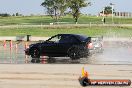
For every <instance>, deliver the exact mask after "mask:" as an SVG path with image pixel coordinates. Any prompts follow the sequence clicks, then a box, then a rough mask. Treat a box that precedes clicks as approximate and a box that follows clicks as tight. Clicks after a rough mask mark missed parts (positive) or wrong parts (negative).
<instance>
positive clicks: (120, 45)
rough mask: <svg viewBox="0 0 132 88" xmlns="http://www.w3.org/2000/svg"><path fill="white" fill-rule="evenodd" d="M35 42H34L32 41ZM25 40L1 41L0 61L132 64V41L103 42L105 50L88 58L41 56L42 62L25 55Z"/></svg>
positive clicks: (14, 62) (17, 62)
mask: <svg viewBox="0 0 132 88" xmlns="http://www.w3.org/2000/svg"><path fill="white" fill-rule="evenodd" d="M30 43H33V42H30ZM24 50H25V42H13V45H12V48H10V42H7V43H6V47H4V46H3V42H0V63H1V64H116V65H120V64H129V65H132V42H122V41H118V42H115V41H114V42H112V41H105V42H104V43H103V52H101V53H93V54H92V55H90V56H89V57H88V58H81V59H79V60H71V59H70V58H68V57H59V58H58V57H54V58H48V57H45V56H42V57H41V62H40V63H31V59H32V58H31V57H30V56H26V55H25V52H24Z"/></svg>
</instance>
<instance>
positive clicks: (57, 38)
mask: <svg viewBox="0 0 132 88" xmlns="http://www.w3.org/2000/svg"><path fill="white" fill-rule="evenodd" d="M60 39H61V37H60V36H58V35H57V36H54V37H53V38H51V39H50V40H49V42H55V43H58V42H59V41H60Z"/></svg>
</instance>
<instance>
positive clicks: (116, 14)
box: [115, 12, 132, 18]
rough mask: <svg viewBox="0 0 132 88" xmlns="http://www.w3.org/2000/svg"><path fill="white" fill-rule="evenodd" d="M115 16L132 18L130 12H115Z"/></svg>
mask: <svg viewBox="0 0 132 88" xmlns="http://www.w3.org/2000/svg"><path fill="white" fill-rule="evenodd" d="M115 16H117V17H128V18H129V17H132V13H131V12H115Z"/></svg>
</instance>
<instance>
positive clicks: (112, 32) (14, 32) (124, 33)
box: [0, 27, 132, 37]
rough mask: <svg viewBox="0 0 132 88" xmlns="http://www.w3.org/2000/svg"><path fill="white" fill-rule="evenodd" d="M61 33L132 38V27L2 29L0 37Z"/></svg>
mask: <svg viewBox="0 0 132 88" xmlns="http://www.w3.org/2000/svg"><path fill="white" fill-rule="evenodd" d="M59 33H74V34H83V35H87V36H101V35H103V36H109V37H113V36H116V37H131V36H132V28H131V27H91V28H90V27H88V28H65V29H61V28H58V29H56V28H55V29H49V28H18V29H10V28H8V29H0V36H23V35H32V36H44V37H46V36H52V35H55V34H59Z"/></svg>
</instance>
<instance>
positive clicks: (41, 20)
mask: <svg viewBox="0 0 132 88" xmlns="http://www.w3.org/2000/svg"><path fill="white" fill-rule="evenodd" d="M101 20H102V17H96V16H80V18H79V20H78V23H79V24H89V23H90V22H91V23H102V21H101ZM58 21H59V22H65V23H70V24H71V23H74V19H73V17H72V16H64V17H61V18H60V19H59V20H58ZM111 21H112V18H111V17H106V23H111ZM53 22H55V21H54V19H52V18H51V17H50V16H25V17H0V25H14V24H45V25H47V24H50V23H53ZM114 22H115V23H123V24H132V18H117V17H114Z"/></svg>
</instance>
